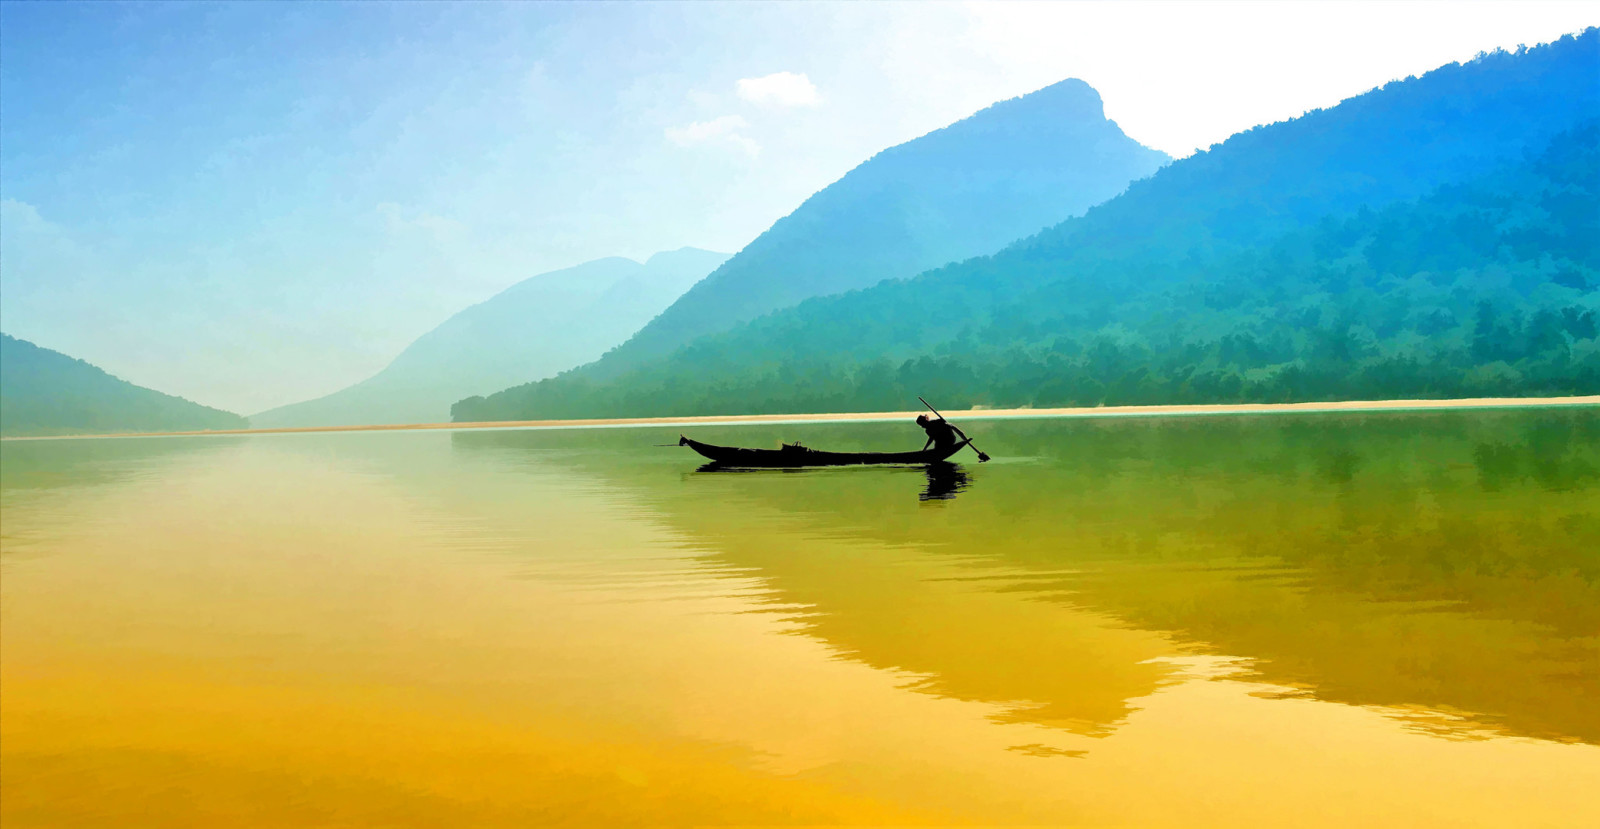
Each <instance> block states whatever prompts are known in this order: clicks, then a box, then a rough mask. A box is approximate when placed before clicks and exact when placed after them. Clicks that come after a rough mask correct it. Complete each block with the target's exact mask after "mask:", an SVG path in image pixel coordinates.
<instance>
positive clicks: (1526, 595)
mask: <svg viewBox="0 0 1600 829" xmlns="http://www.w3.org/2000/svg"><path fill="white" fill-rule="evenodd" d="M980 424H981V425H980ZM787 428H788V430H789V431H791V432H792V431H795V427H793V426H789V427H787ZM807 428H809V429H810V430H812V431H814V432H816V433H817V434H815V435H808V436H807V437H808V438H810V439H812V440H814V441H815V442H816V443H818V444H822V443H827V444H828V445H850V444H852V443H854V444H858V445H871V444H872V443H873V442H875V441H876V442H878V443H881V441H882V438H881V432H875V429H877V428H880V427H875V426H872V425H845V424H826V425H818V426H814V427H807ZM976 430H981V433H979V432H978V431H976ZM729 431H732V430H729ZM974 433H975V435H976V436H978V437H979V438H980V439H981V440H982V441H983V442H984V445H985V447H986V448H989V449H990V450H991V451H992V452H993V454H994V456H995V457H996V458H997V459H998V460H999V462H998V463H991V464H985V466H984V469H983V477H984V481H983V485H982V486H981V487H975V488H972V489H970V490H966V491H964V485H965V482H963V480H962V479H963V478H964V477H965V476H967V474H968V473H966V472H964V471H961V470H959V469H954V470H949V469H946V470H934V469H929V470H926V471H925V474H926V475H927V477H928V483H927V487H926V489H925V490H924V493H923V495H922V496H919V501H920V500H921V499H922V498H926V497H938V496H940V495H945V496H948V495H953V494H955V493H958V492H960V493H962V498H961V499H959V500H958V501H955V502H953V503H952V504H951V505H950V506H951V508H950V509H945V510H938V511H931V512H929V511H922V512H918V511H917V510H915V509H911V510H909V511H908V510H907V509H906V508H905V506H904V502H903V501H900V500H899V499H900V498H901V497H903V496H901V495H900V494H899V492H901V491H902V490H899V489H898V487H897V486H895V485H893V484H892V483H891V482H892V481H893V480H894V478H893V476H884V475H878V476H862V475H789V476H739V477H738V478H737V479H727V478H724V479H720V480H719V481H717V482H716V483H717V485H716V486H709V487H708V486H696V487H687V488H686V487H683V486H681V481H679V480H678V478H677V476H675V475H671V474H658V473H662V472H665V471H666V470H670V469H671V467H672V466H673V465H674V462H673V461H672V459H670V458H665V459H664V458H651V459H650V460H649V461H648V462H645V463H640V462H634V461H630V460H629V459H628V458H629V457H630V456H629V455H627V454H626V453H616V454H613V453H611V452H608V451H605V450H604V449H602V448H601V447H602V446H607V445H609V446H611V447H613V448H614V447H615V443H614V441H615V439H616V437H617V436H615V435H611V436H604V435H593V434H591V435H577V434H572V435H567V436H562V437H559V438H558V437H556V436H554V435H534V434H523V435H513V434H500V435H491V434H473V435H466V434H463V435H458V436H457V438H456V446H457V447H458V449H461V450H463V451H474V450H475V448H476V447H485V446H489V445H494V446H499V447H501V448H503V449H506V448H510V447H521V448H522V450H523V451H528V450H531V449H533V448H534V447H536V446H540V445H547V444H555V443H560V444H561V445H564V446H567V447H572V446H574V445H584V444H590V445H591V451H583V452H575V453H573V454H571V455H570V456H568V457H567V458H566V459H565V460H564V461H563V462H564V463H568V464H570V465H571V466H570V468H572V469H573V470H574V472H576V473H579V474H582V475H585V476H593V477H597V478H602V479H605V480H608V481H611V482H612V483H615V484H620V485H623V486H626V487H629V488H631V489H632V490H633V491H634V492H635V493H636V495H637V497H639V498H640V499H642V500H643V501H646V502H648V503H650V504H652V505H654V507H655V508H656V509H659V510H661V511H662V513H663V514H664V515H665V516H667V517H668V518H669V520H671V521H672V523H673V525H674V526H675V527H676V528H677V529H678V530H679V531H681V532H683V533H685V534H687V536H688V537H690V538H693V539H695V543H696V545H697V546H700V547H703V548H705V549H708V550H711V551H714V552H715V556H716V558H717V560H718V561H719V563H720V564H723V565H726V566H728V567H730V568H734V569H736V570H739V571H740V572H757V573H760V574H761V575H762V577H763V578H764V579H765V581H766V583H767V584H768V585H769V586H770V587H771V589H772V590H773V591H774V599H773V601H774V603H776V604H780V605H784V606H804V607H807V608H811V610H810V611H809V613H808V615H807V616H806V618H805V619H804V625H805V626H806V629H807V630H808V631H809V632H810V633H811V634H812V635H815V636H817V637H820V638H822V639H823V640H825V641H827V642H829V643H830V645H832V646H833V647H835V648H838V649H839V650H840V652H842V653H847V654H850V655H851V656H852V658H855V659H859V660H861V661H863V662H866V663H867V664H870V665H873V666H876V667H882V668H886V669H901V670H911V671H915V672H917V673H920V674H923V675H925V676H927V677H928V679H926V680H925V681H924V682H923V683H921V684H920V685H919V687H920V688H921V689H923V690H925V691H927V692H930V693H935V694H939V695H944V696H949V697H953V698H958V699H970V700H985V701H990V702H996V703H1002V704H1008V705H1013V706H1014V709H1013V713H1012V714H1011V715H1008V716H1009V717H1010V719H1011V721H1018V722H1033V723H1038V724H1044V725H1055V726H1059V727H1062V728H1065V729H1067V730H1069V731H1073V732H1075V733H1085V734H1090V733H1108V730H1111V729H1115V728H1116V727H1118V724H1119V723H1121V722H1122V721H1123V719H1124V718H1125V717H1126V715H1127V713H1128V711H1130V710H1132V708H1133V707H1136V705H1137V703H1136V700H1138V699H1139V698H1142V697H1145V696H1148V695H1149V694H1151V693H1153V692H1154V691H1155V690H1157V689H1158V688H1160V687H1161V686H1162V684H1163V683H1164V682H1166V681H1168V680H1169V679H1170V678H1171V677H1172V676H1173V671H1172V669H1171V668H1170V666H1166V665H1164V664H1163V663H1160V662H1159V661H1156V662H1152V661H1150V660H1153V659H1157V658H1158V657H1161V656H1163V655H1164V654H1169V653H1171V650H1172V648H1173V647H1174V646H1178V647H1181V648H1184V649H1188V650H1190V651H1194V652H1200V653H1209V654H1215V655H1218V656H1227V657H1230V658H1240V659H1242V660H1244V661H1242V662H1240V663H1238V664H1240V665H1241V666H1243V669H1244V670H1247V671H1249V672H1250V674H1251V675H1252V676H1254V677H1257V678H1258V679H1260V680H1261V681H1263V682H1267V683H1271V684H1272V685H1274V686H1277V687H1279V688H1286V689H1298V691H1297V693H1302V694H1305V695H1309V696H1311V697H1313V698H1316V699H1322V700H1327V701H1335V702H1342V703H1348V704H1353V705H1361V706H1371V707H1374V708H1378V709H1382V710H1386V711H1392V712H1395V716H1397V717H1400V718H1403V719H1405V720H1406V721H1408V722H1416V723H1419V724H1420V723H1423V721H1424V720H1426V721H1427V724H1426V729H1427V730H1429V732H1430V733H1453V734H1459V735H1472V734H1483V733H1507V734H1517V735H1523V736H1530V737H1539V738H1545V739H1555V740H1564V741H1581V742H1589V743H1600V708H1596V707H1595V706H1593V705H1592V700H1593V699H1595V698H1600V640H1597V639H1596V638H1595V637H1594V632H1595V631H1596V630H1600V556H1595V555H1594V550H1596V549H1600V510H1597V509H1596V506H1595V505H1596V504H1600V485H1597V479H1596V477H1595V471H1594V470H1595V469H1596V468H1597V466H1600V412H1597V411H1596V410H1594V409H1578V410H1571V409H1568V410H1546V411H1539V410H1534V411H1514V412H1492V411H1491V412H1459V413H1427V414H1419V413H1405V414H1383V415H1355V416H1329V415H1312V416H1282V417H1269V418H1259V417H1258V418H1249V417H1245V418H1187V419H1184V418H1174V419H1159V420H1156V419H1152V420H1143V421H1139V420H1078V421H1050V420H1038V421H1021V422H1017V421H1012V422H998V421H997V422H988V423H982V422H980V423H978V424H974ZM728 438H729V439H730V440H735V441H736V440H738V439H741V438H743V439H745V440H747V441H748V440H749V439H750V434H749V430H748V429H746V430H745V432H744V434H742V435H732V434H730V435H728ZM633 439H634V440H640V439H642V438H639V437H635V438H633ZM712 439H713V440H715V439H717V438H716V437H713V438H712ZM1486 446H1487V447H1492V448H1490V449H1485V448H1484V447H1486ZM678 463H681V460H680V461H678ZM735 514H737V515H739V516H741V518H740V519H738V520H735V519H733V518H732V516H733V515H735ZM818 537H826V538H837V539H850V540H852V541H853V542H856V543H862V544H869V545H871V544H877V545H884V546H883V547H882V548H877V547H873V548H871V549H873V550H877V551H876V552H870V553H868V552H860V551H858V552H856V553H853V554H849V555H845V554H839V555H816V554H812V553H810V552H808V553H807V554H805V555H797V554H796V551H797V549H799V548H801V547H804V546H805V544H806V542H805V539H808V538H818ZM886 551H893V554H892V555H891V554H889V553H888V552H886ZM953 585H959V586H960V589H956V588H955V587H953ZM1012 599H1026V600H1025V601H1020V602H1018V601H1012ZM1052 607H1053V608H1054V610H1050V608H1052ZM1013 645H1014V647H1013ZM1041 655H1046V656H1045V658H1040V657H1041ZM1418 710H1427V711H1431V712H1435V713H1436V714H1438V713H1440V712H1444V714H1445V715H1443V716H1432V717H1420V716H1418V715H1417V713H1416V712H1417V711H1418ZM1419 727H1422V726H1420V725H1419Z"/></svg>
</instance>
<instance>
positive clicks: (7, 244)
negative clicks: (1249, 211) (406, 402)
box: [0, 2, 1600, 413]
mask: <svg viewBox="0 0 1600 829" xmlns="http://www.w3.org/2000/svg"><path fill="white" fill-rule="evenodd" d="M1597 8H1600V7H1597V4H1595V3H1580V2H1564V3H1543V4H1540V3H1520V4H1513V3H1454V4H1444V3H1422V2H1415V3H1403V4H1393V3H1359V2H1355V3H1338V4H1327V3H1293V4H1266V3H1182V4H1171V3H1122V4H1102V3H1055V4H1030V3H978V4H962V3H949V4H901V3H875V4H854V5H849V4H832V3H741V4H729V3H687V4H679V3H648V4H646V3H506V4H499V3H444V2H439V3H398V4H386V3H379V2H365V3H354V4H337V3H316V4H313V3H165V4H136V3H83V4H79V3H20V2H5V3H0V328H3V329H4V330H5V331H6V333H9V334H12V335H14V336H19V337H23V338H25V339H30V340H33V341H35V342H38V343H39V344H41V345H44V346H47V347H50V348H55V349H58V350H61V351H65V352H67V353H69V354H72V355H73V356H77V357H82V358H84V359H87V360H89V361H91V362H94V363H96V364H98V365H100V366H102V367H104V368H106V369H107V370H109V371H112V372H113V373H115V374H117V375H119V376H122V377H124V378H125V379H128V380H131V381H133V382H136V383H140V384H143V385H148V386H151V387H153V388H157V389H160V390H162V391H167V392H170V393H174V394H180V395H183V396H186V397H189V398H191V399H194V400H198V401H200V402H203V403H207V404H210V405H215V406H220V407H223V408H228V409H231V410H234V411H238V412H242V413H250V412H255V411H260V410H262V409H266V408H270V407H272V406H276V405H279V404H283V403H289V402H294V401H296V400H301V399H305V398H309V397H314V396H318V395H320V394H324V393H327V392H330V391H334V390H336V389H338V388H341V387H343V386H345V385H348V384H349V383H352V382H355V381H357V380H360V379H362V378H364V377H366V376H368V375H370V374H371V373H373V372H375V371H377V370H378V369H379V368H381V367H382V366H383V365H384V364H386V363H387V362H388V360H390V359H392V358H393V356H394V355H395V354H396V353H398V351H399V350H400V349H401V348H403V347H404V346H405V345H406V344H407V343H409V342H410V341H411V340H412V339H414V338H415V337H416V336H418V335H420V334H422V333H423V332H425V331H427V330H428V329H430V328H432V327H433V326H434V325H437V324H438V323H439V322H440V321H442V320H443V319H444V318H445V317H447V316H448V315H449V314H451V313H453V312H455V311H457V310H460V309H461V308H462V307H465V306H466V305H469V304H471V303H474V302H477V301H481V300H482V299H484V298H486V297H488V296H490V295H492V294H493V293H495V292H497V291H499V290H501V289H503V288H505V287H507V286H509V285H511V284H513V283H515V282H517V281H519V280H521V279H523V278H526V277H528V276H531V275H534V274H537V273H540V272H543V271H547V270H552V269H555V268H560V267H566V266H569V265H572V264H576V263H579V262H582V261H586V260H589V259H595V258H598V257H602V256H612V255H623V256H630V257H633V258H637V259H642V258H644V257H646V256H648V255H650V254H651V253H653V252H655V251H658V250H665V249H673V248H677V247H681V246H684V245H693V246H696V247H703V248H708V249H713V250H721V251H728V252H731V251H734V250H737V249H738V248H739V247H741V246H743V245H744V244H745V243H747V242H748V241H750V240H751V239H752V238H754V237H755V236H756V235H757V234H759V233H760V232H761V231H762V230H765V229H766V228H767V227H768V226H770V225H771V223H772V222H773V221H775V220H776V219H778V218H779V217H781V216H783V215H784V214H786V213H788V212H789V211H790V210H792V209H793V208H794V207H795V206H796V205H798V204H799V203H800V202H801V201H802V200H804V199H805V198H806V197H807V196H809V195H810V194H811V193H813V192H815V191H816V190H818V189H820V188H822V187H824V186H826V185H827V184H828V183H829V182H831V181H833V180H834V179H836V178H838V177H839V176H840V175H842V174H843V173H845V172H846V171H848V170H849V169H850V168H851V167H853V166H855V165H856V164H858V163H860V162H861V161H863V160H865V159H866V158H868V157H870V156H871V155H872V154H873V153H875V152H877V151H879V150H882V149H884V148H885V147H888V146H892V145H894V144H897V143H900V142H903V141H906V140H909V139H911V138H914V137H916V136H917V135H920V134H922V133H925V132H927V131H929V130H932V129H936V128H938V127H940V126H943V125H944V124H947V123H949V122H951V121H954V120H957V119H959V118H962V117H965V116H966V115H969V114H971V113H972V112H974V111H976V110H978V109H981V108H982V107H984V106H986V105H988V104H990V103H992V102H994V101H996V100H1000V99H1004V98H1009V97H1013V96H1015V95H1019V94H1023V93H1026V92H1029V91H1032V90H1033V89H1037V88H1039V87H1042V86H1045V85H1048V84H1050V83H1054V82H1055V81H1058V80H1061V79H1063V78H1066V77H1079V78H1082V79H1084V80H1086V81H1088V82H1089V83H1090V84H1091V85H1093V86H1095V87H1096V88H1097V89H1098V90H1099V91H1100V93H1101V95H1102V97H1103V98H1104V99H1105V102H1106V110H1107V114H1108V116H1109V117H1111V118H1113V119H1115V120H1117V121H1118V123H1119V124H1121V125H1122V127H1123V128H1124V129H1125V130H1126V131H1127V132H1128V133H1129V134H1130V135H1132V136H1133V137H1134V138H1136V139H1138V140H1140V141H1142V142H1144V143H1146V144H1148V145H1150V146H1153V147H1156V148H1158V149H1162V150H1165V151H1167V152H1169V153H1171V154H1173V155H1176V156H1182V155H1186V154H1188V153H1190V152H1192V151H1193V150H1194V149H1195V148H1197V147H1204V146H1208V145H1209V144H1211V143H1214V142H1217V141H1221V140H1223V139H1225V138H1226V137H1227V136H1228V135H1230V134H1232V133H1233V132H1236V131H1239V130H1242V129H1246V128H1248V127H1251V126H1254V125H1255V124H1258V123H1264V122H1270V121H1275V120H1282V119H1284V118H1289V117H1293V116H1295V115H1298V114H1299V113H1301V112H1303V111H1305V110H1307V109H1311V108H1314V107H1319V106H1328V105H1331V104H1334V103H1337V102H1338V101H1339V100H1341V99H1343V98H1346V97H1349V96H1351V95H1354V94H1358V93H1360V92H1362V91H1364V90H1366V89H1369V88H1371V87H1373V86H1376V85H1379V84H1381V83H1383V82H1385V81H1388V80H1390V79H1393V78H1399V77H1404V76H1406V75H1409V74H1417V73H1421V72H1424V71H1427V70H1428V69H1431V68H1433V67H1435V66H1437V65H1440V64H1443V63H1446V62H1449V61H1452V60H1462V59H1467V58H1470V57H1471V56H1472V55H1474V54H1475V53H1477V52H1478V51H1480V50H1487V49H1493V48H1495V47H1497V46H1498V47H1506V48H1514V47H1516V46H1517V45H1518V44H1519V43H1527V44H1533V43H1537V42H1542V41H1548V40H1551V39H1553V38H1556V37H1559V36H1560V35H1562V34H1564V33H1567V32H1572V31H1577V30H1579V29H1581V28H1583V27H1584V26H1586V25H1594V24H1596V23H1600V10H1597Z"/></svg>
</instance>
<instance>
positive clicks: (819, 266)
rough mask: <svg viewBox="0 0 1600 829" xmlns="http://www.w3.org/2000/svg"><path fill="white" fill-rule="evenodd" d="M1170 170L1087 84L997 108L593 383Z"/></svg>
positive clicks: (740, 263) (865, 166)
mask: <svg viewBox="0 0 1600 829" xmlns="http://www.w3.org/2000/svg"><path fill="white" fill-rule="evenodd" d="M1170 160H1171V159H1170V158H1169V157H1168V156H1167V155H1166V154H1165V153H1162V152H1159V151H1157V150H1152V149H1150V148H1148V147H1144V146H1142V145H1140V144H1139V143H1138V142H1136V141H1134V140H1133V139H1131V138H1129V137H1128V136H1126V135H1124V134H1123V132H1122V130H1121V129H1119V128H1118V127H1117V125H1116V124H1115V123H1114V122H1112V121H1108V120H1106V117H1105V111H1104V109H1103V107H1102V105H1101V102H1100V95H1099V94H1098V93H1096V92H1095V91H1094V89H1092V88H1091V87H1090V86H1089V85H1088V84H1086V83H1084V82H1083V81H1079V80H1066V81H1062V82H1060V83H1057V84H1055V85H1053V86H1049V87H1046V88H1044V89H1041V90H1038V91H1037V92H1033V93H1031V94H1028V95H1023V96H1022V97H1019V98H1013V99H1011V100H1007V101H1001V102H999V103H997V104H994V105H993V106H990V107H988V108H986V109H984V110H982V111H980V112H978V113H976V114H974V115H972V116H971V117H969V118H966V119H964V120H961V121H958V122H956V123H954V124H951V125H950V126H948V127H945V128H943V129H939V130H935V131H934V132H931V133H928V134H927V135H924V136H922V137H921V138H917V139H915V140H912V141H908V142H906V143H904V144H901V145H899V146H897V147H891V148H889V149H887V150H884V151H883V152H880V153H878V154H877V155H875V156H873V157H872V158H870V159H868V160H867V161H865V162H863V163H862V164H861V165H860V166H858V167H856V168H855V169H854V170H851V171H850V172H849V173H846V174H845V175H844V177H843V178H841V179H839V180H838V181H836V182H834V183H833V184H830V185H828V186H827V187H825V188H823V189H822V190H821V191H820V192H818V193H817V194H816V195H814V196H812V197H811V198H809V199H807V200H806V201H805V202H804V203H803V204H801V205H800V206H799V207H798V208H796V209H795V211H794V212H793V213H791V214H789V215H788V216H786V217H784V218H782V219H779V220H778V222H777V223H776V224H774V225H773V226H772V227H771V229H769V230H767V231H766V232H765V233H763V234H761V235H760V236H759V237H757V238H756V239H755V241H753V242H751V243H750V244H749V245H748V246H746V247H745V248H744V249H743V250H741V251H739V252H738V253H737V254H735V255H734V256H733V258H731V259H729V260H728V261H727V262H726V263H724V264H723V265H722V266H721V267H720V268H718V269H717V270H716V271H715V272H714V273H712V274H711V275H710V276H709V277H707V278H706V279H705V280H704V281H703V282H701V283H699V284H697V285H695V286H694V288H692V289H690V290H689V292H688V293H686V294H685V295H684V296H683V298H681V299H679V300H678V301H677V302H675V303H673V304H672V307H670V308H668V309H667V310H666V311H665V312H664V313H662V314H661V316H659V317H657V318H656V319H654V320H652V321H651V322H650V324H649V325H647V326H645V327H644V329H643V330H641V331H639V332H638V333H637V334H635V335H634V336H633V337H632V338H631V339H629V340H628V341H627V342H626V343H625V344H623V345H622V346H621V347H620V348H618V349H617V350H616V351H614V352H612V353H611V354H608V355H606V357H605V359H603V360H601V361H600V363H599V364H597V365H595V366H591V367H588V368H585V369H584V371H583V373H584V374H585V375H586V376H590V377H606V376H613V375H615V374H617V373H618V372H620V371H622V370H625V369H626V368H628V367H631V366H636V365H639V364H641V363H645V362H649V361H650V360H653V359H656V358H659V357H662V356H665V355H667V354H669V353H671V352H672V351H674V350H676V349H677V348H678V347H679V346H682V345H683V344H685V343H687V342H689V341H690V340H692V339H694V338H695V337H698V336H701V335H704V334H710V333H715V332H718V331H723V330H726V329H729V328H732V327H734V326H735V325H737V324H739V323H741V322H745V321H748V320H751V319H754V318H755V317H758V316H760V315H762V314H765V313H767V312H769V311H774V310H778V309H781V308H787V307H789V306H792V305H794V304H796V303H798V302H800V301H801V300H804V299H807V298H809V297H813V296H821V295H824V294H834V293H839V292H841V291H848V290H852V289H855V288H865V287H868V286H870V285H874V284H877V283H878V282H881V281H883V280H885V279H898V278H905V277H910V276H914V275H916V274H917V273H919V272H921V271H924V270H926V269H928V268H932V267H935V266H938V265H942V264H944V263H946V262H953V261H959V260H962V259H966V258H968V257H972V256H977V255H979V254H984V253H991V252H993V251H995V250H998V249H999V248H1000V247H1002V246H1003V245H1005V244H1007V243H1009V242H1011V241H1013V240H1015V239H1017V238H1019V237H1022V236H1025V235H1027V234H1030V233H1033V232H1035V231H1037V230H1039V229H1040V228H1043V227H1046V226H1048V225H1052V224H1055V223H1057V222H1059V221H1061V220H1063V219H1066V218H1068V217H1071V216H1077V215H1080V214H1082V213H1083V212H1084V211H1085V210H1087V209H1089V208H1090V207H1091V206H1093V205H1096V204H1099V203H1100V202H1103V201H1105V200H1106V199H1109V198H1111V197H1112V196H1115V195H1116V194H1117V193H1120V192H1122V190H1123V189H1124V188H1126V187H1127V186H1128V182H1130V181H1133V180H1135V179H1138V178H1143V177H1144V176H1148V175H1150V174H1151V173H1153V172H1155V171H1156V170H1157V169H1158V168H1160V167H1161V165H1163V164H1165V163H1167V162H1168V161H1170ZM486 391H488V390H486Z"/></svg>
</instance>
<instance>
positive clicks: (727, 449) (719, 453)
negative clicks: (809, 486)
mask: <svg viewBox="0 0 1600 829" xmlns="http://www.w3.org/2000/svg"><path fill="white" fill-rule="evenodd" d="M967 443H968V442H967V441H961V442H960V443H957V444H955V445H954V446H945V447H942V448H941V447H937V446H936V447H934V448H932V449H929V450H926V451H922V452H823V451H820V450H817V449H807V448H806V447H804V446H800V445H798V444H785V445H784V447H783V448H782V449H743V448H740V447H736V446H715V445H712V444H709V443H701V442H700V441H698V440H690V439H688V438H686V437H683V436H682V435H679V436H678V445H679V446H687V447H689V448H690V449H693V450H694V451H696V452H699V453H700V454H702V455H705V456H706V457H708V458H710V459H711V460H713V461H716V462H717V463H718V464H720V465H722V466H729V467H751V466H754V467H768V468H771V467H794V466H850V465H853V464H864V463H938V462H940V461H942V460H944V459H945V458H948V457H950V456H951V455H954V454H955V453H957V452H959V451H961V449H962V447H964V446H966V445H967Z"/></svg>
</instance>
